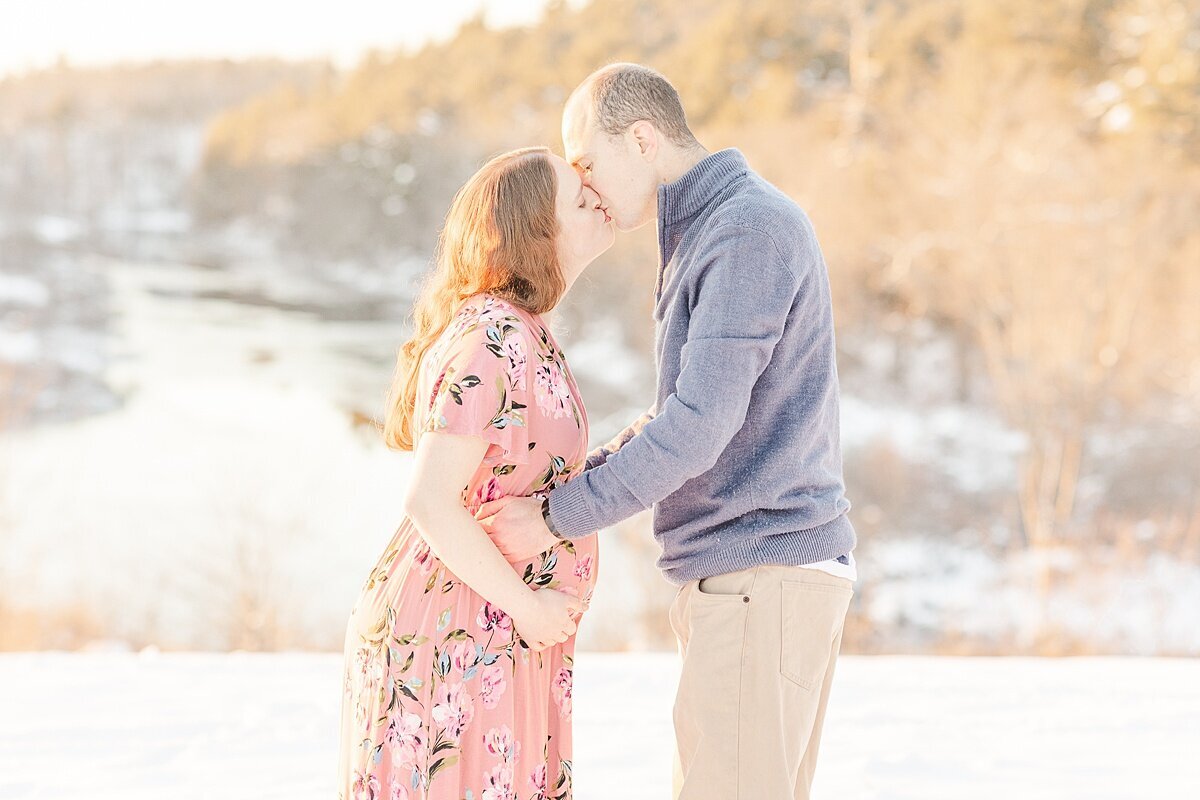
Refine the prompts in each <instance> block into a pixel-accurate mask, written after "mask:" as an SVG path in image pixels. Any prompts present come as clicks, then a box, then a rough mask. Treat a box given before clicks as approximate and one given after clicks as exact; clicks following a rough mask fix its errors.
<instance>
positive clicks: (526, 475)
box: [337, 294, 597, 800]
mask: <svg viewBox="0 0 1200 800" xmlns="http://www.w3.org/2000/svg"><path fill="white" fill-rule="evenodd" d="M417 398H418V406H419V408H418V411H419V412H422V413H419V414H418V418H417V419H416V421H415V427H416V432H417V436H419V435H420V434H421V433H422V432H424V431H448V432H450V433H460V434H472V435H475V436H481V437H483V438H484V439H486V440H487V441H488V442H489V447H488V449H487V452H486V455H485V457H484V459H483V461H482V463H480V465H479V468H478V469H477V470H476V472H475V474H474V476H473V477H472V479H471V481H470V483H469V484H468V485H467V486H466V487H465V489H464V490H463V504H464V505H465V506H466V507H467V508H468V509H469V510H471V511H472V512H474V511H475V510H476V509H478V508H479V506H480V505H481V504H482V503H484V502H486V501H488V500H492V499H494V498H497V497H503V496H506V495H540V494H544V493H545V492H548V491H549V490H550V489H552V488H553V487H555V486H557V485H559V484H561V483H563V482H565V481H568V480H570V479H571V478H572V477H574V476H575V475H577V474H579V472H581V471H582V469H583V464H584V460H585V458H586V455H587V439H588V424H587V415H586V412H585V410H584V408H583V404H582V402H581V401H580V398H579V391H578V387H577V386H576V385H575V381H574V379H573V377H572V375H571V372H570V370H569V369H568V368H567V363H566V360H565V357H564V355H563V353H562V351H561V350H560V349H559V348H558V346H557V344H556V343H555V341H554V338H553V337H552V336H551V335H550V332H549V331H548V330H547V329H546V326H545V324H544V323H543V321H542V319H541V317H540V316H538V315H534V314H529V313H527V312H525V311H523V310H521V309H519V308H517V307H515V306H513V305H512V304H510V303H508V302H506V301H504V300H502V299H501V298H497V297H494V296H492V295H488V294H478V295H475V296H473V297H471V298H468V299H467V300H466V301H465V302H464V304H463V305H462V307H461V308H460V309H459V311H458V313H457V315H456V316H455V317H454V319H453V321H452V322H451V324H450V325H449V327H448V328H447V330H446V332H445V333H444V334H443V335H442V336H441V337H440V339H439V340H438V341H437V342H435V344H434V345H433V346H432V347H430V349H429V351H428V353H427V354H426V356H425V359H424V360H423V362H422V369H421V374H420V376H419V379H418V388H417ZM512 567H513V569H514V570H515V571H516V572H517V574H518V575H520V576H521V577H522V578H523V579H524V581H525V582H526V583H527V584H529V585H530V586H533V587H540V588H551V589H560V590H562V591H567V592H572V593H574V594H577V595H579V596H581V597H584V598H588V599H590V597H591V594H592V590H593V588H594V586H595V581H596V569H597V551H596V537H595V536H589V537H587V538H585V539H582V540H579V541H577V542H563V543H561V544H558V545H555V546H554V547H553V548H551V549H550V550H547V551H546V552H544V553H541V554H540V555H538V556H537V557H535V558H533V559H530V560H528V561H522V562H520V563H514V564H513V565H512ZM574 648H575V640H574V637H572V638H571V639H569V640H568V641H566V642H564V643H563V644H561V645H556V646H555V647H553V648H549V649H547V650H543V651H542V652H540V653H537V652H533V651H532V650H530V649H528V648H527V647H526V646H525V643H524V642H523V641H522V640H521V638H520V635H519V633H514V630H513V623H512V620H511V619H510V618H509V616H508V615H507V614H506V613H505V612H504V610H503V609H501V608H498V607H496V606H494V605H492V604H490V603H488V602H485V601H484V599H483V598H482V597H480V596H479V595H478V594H477V593H476V592H475V591H473V590H472V589H471V587H469V586H467V585H466V584H465V583H463V582H462V581H461V580H460V579H459V578H458V577H457V576H455V575H454V574H452V573H451V572H450V570H449V569H447V568H446V567H445V566H444V565H443V564H442V563H441V562H440V561H439V560H438V559H437V558H436V557H435V556H434V555H433V554H432V553H431V552H430V549H429V547H428V546H427V545H426V544H425V542H424V540H423V539H422V538H421V535H420V533H419V532H418V531H417V529H416V528H415V527H414V526H413V524H412V522H411V521H410V520H408V519H407V518H406V519H404V521H402V522H401V523H400V526H399V528H397V530H396V532H395V534H394V535H393V536H392V539H391V541H390V542H389V543H388V545H387V547H386V548H384V551H383V554H382V555H381V556H380V558H379V560H378V561H377V562H376V564H375V567H374V569H372V570H371V573H370V575H369V576H368V577H367V580H366V583H365V584H364V585H363V587H362V592H361V594H360V595H359V598H358V601H357V602H356V604H355V606H354V609H353V611H352V612H351V616H350V621H349V624H348V626H347V630H346V643H345V667H344V676H343V691H342V716H341V735H340V756H339V767H338V795H337V796H338V798H339V800H376V798H381V799H382V800H417V798H422V799H423V800H552V799H553V800H566V799H567V798H570V797H572V787H571V686H572V664H573V659H572V654H573V653H574Z"/></svg>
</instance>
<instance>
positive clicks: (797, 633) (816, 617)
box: [779, 581, 854, 691]
mask: <svg viewBox="0 0 1200 800" xmlns="http://www.w3.org/2000/svg"><path fill="white" fill-rule="evenodd" d="M780 588H781V602H782V604H783V609H782V611H783V614H782V618H783V630H782V631H781V633H780V643H781V645H782V647H781V648H780V653H779V673H780V674H781V675H782V676H783V677H785V678H787V679H788V680H790V681H791V682H793V683H795V684H796V685H797V686H799V687H801V688H802V689H804V690H806V691H811V690H812V689H813V688H814V687H816V686H819V685H820V683H821V680H822V678H823V677H824V675H825V671H826V669H827V668H828V666H829V656H830V651H831V650H832V649H833V640H834V639H835V638H836V637H837V634H838V632H839V631H840V630H841V629H842V625H843V624H844V623H845V621H846V611H847V610H848V609H849V607H850V598H851V597H852V596H853V595H854V589H853V588H852V587H850V586H830V585H827V584H821V583H801V582H798V581H784V582H783V583H781V584H780Z"/></svg>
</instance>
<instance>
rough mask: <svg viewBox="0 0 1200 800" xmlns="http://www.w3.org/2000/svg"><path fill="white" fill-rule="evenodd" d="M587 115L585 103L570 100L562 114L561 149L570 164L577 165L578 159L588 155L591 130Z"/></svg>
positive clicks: (588, 114) (588, 115)
mask: <svg viewBox="0 0 1200 800" xmlns="http://www.w3.org/2000/svg"><path fill="white" fill-rule="evenodd" d="M589 117H591V114H590V113H588V108H587V104H586V103H581V102H578V101H576V102H572V103H570V104H568V106H567V109H566V113H565V114H564V115H563V126H562V137H563V150H564V152H565V153H566V156H567V161H568V162H569V163H570V164H571V166H573V167H574V166H578V163H579V161H581V160H582V159H584V158H587V157H588V149H589V146H590V139H591V131H590V130H589V128H590V126H589V125H588V120H589Z"/></svg>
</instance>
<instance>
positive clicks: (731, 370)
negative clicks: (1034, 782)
mask: <svg viewBox="0 0 1200 800" xmlns="http://www.w3.org/2000/svg"><path fill="white" fill-rule="evenodd" d="M562 131H563V147H564V151H565V153H566V158H560V157H558V156H557V155H555V154H554V153H552V152H551V151H550V150H549V149H547V148H543V147H532V148H524V149H520V150H515V151H512V152H509V153H505V154H503V155H500V156H497V157H495V158H493V159H491V160H490V161H488V162H487V163H486V164H485V165H484V166H483V167H482V168H481V169H480V170H479V171H478V172H477V173H475V174H474V175H473V176H472V177H471V178H470V179H469V180H468V181H467V182H466V184H465V185H464V186H463V187H462V188H461V189H460V190H459V192H458V193H457V195H456V196H455V198H454V201H453V203H452V205H451V207H450V210H449V212H448V213H447V215H446V219H445V224H444V227H443V229H442V231H441V234H440V237H439V242H438V249H437V255H436V259H435V265H434V268H433V270H432V271H431V273H430V275H429V276H428V279H427V281H426V283H425V285H424V287H423V289H422V291H421V293H420V295H419V297H418V299H417V300H416V302H415V307H414V309H413V314H412V336H411V338H410V339H409V340H408V341H406V342H405V343H404V344H403V346H402V347H401V348H400V351H399V355H398V358H397V365H396V372H395V376H394V379H393V383H392V387H391V391H390V392H389V396H388V408H387V416H386V419H385V420H384V426H383V427H384V436H385V440H386V442H387V444H388V445H389V446H390V447H393V448H395V449H400V450H411V451H413V453H414V456H413V464H412V472H411V478H410V481H409V483H408V485H407V487H406V490H405V495H404V512H405V513H404V518H403V520H402V521H401V523H400V525H399V527H398V528H397V529H396V531H395V533H394V534H393V536H392V538H391V540H390V542H389V543H388V544H387V546H386V547H385V548H384V550H383V552H382V554H381V555H380V557H379V559H378V560H377V561H376V563H375V565H374V567H373V568H372V569H371V571H370V572H369V574H368V576H367V578H366V581H365V583H364V584H363V587H362V590H361V593H360V595H359V597H358V600H357V602H356V603H355V605H354V607H353V610H352V612H351V616H350V620H349V623H348V626H347V630H346V640H345V668H344V673H343V682H342V714H341V720H340V751H339V769H338V798H339V800H377V798H382V799H383V800H418V798H419V799H420V800H551V799H553V800H566V799H567V798H571V797H573V795H574V785H573V778H572V725H571V720H572V696H573V691H574V650H575V633H576V630H577V626H578V625H579V622H580V619H581V618H582V616H583V614H584V613H585V612H586V610H587V608H588V604H589V601H590V600H591V597H592V592H593V589H594V587H595V585H596V579H597V576H598V574H599V562H600V557H599V551H600V540H601V539H603V538H604V533H603V532H602V531H603V529H605V528H608V527H610V526H612V525H614V524H616V523H618V522H620V521H621V520H623V519H626V518H628V517H630V516H632V515H634V514H636V513H638V512H640V511H642V510H644V509H648V508H653V509H654V522H653V528H654V536H655V538H656V539H657V541H658V543H659V545H660V546H661V548H662V555H661V557H660V558H659V560H658V567H659V568H660V569H661V570H662V574H663V576H664V577H665V578H666V579H667V580H668V581H670V582H671V583H672V584H675V585H676V586H678V590H677V593H676V596H675V599H674V601H673V603H672V605H671V609H670V623H671V627H672V629H673V630H674V632H675V636H676V638H677V640H678V645H679V653H680V655H681V658H682V664H681V671H680V675H679V684H678V692H677V695H676V698H675V705H674V712H673V717H674V725H675V738H676V756H677V757H676V759H675V765H674V790H673V796H674V797H675V798H676V800H783V799H784V798H796V800H799V798H808V797H809V795H810V791H811V786H812V780H813V773H814V770H815V768H816V761H817V752H818V748H819V744H820V739H821V730H822V727H823V723H824V717H825V709H826V703H827V700H828V697H829V690H830V686H831V684H832V679H833V673H834V666H835V664H836V662H837V657H838V652H839V649H840V646H841V639H842V629H843V623H844V620H845V617H846V613H847V609H848V607H849V604H850V600H851V598H852V596H853V591H854V590H853V587H854V582H855V580H856V579H857V576H856V567H855V563H854V559H853V556H852V551H853V549H854V547H855V544H856V536H855V531H854V528H853V526H852V524H851V522H850V520H849V519H848V516H847V512H848V511H849V508H850V503H849V501H848V500H847V499H846V497H845V489H844V482H843V477H842V456H841V448H840V441H839V406H838V403H839V399H838V378H837V366H836V362H835V351H834V325H833V310H832V304H831V299H830V290H829V278H828V273H827V270H826V266H825V262H824V259H823V257H822V254H821V250H820V247H819V245H818V243H817V238H816V235H815V233H814V231H813V227H812V224H811V222H810V221H809V218H808V216H807V215H806V214H805V213H804V211H803V210H801V208H800V207H799V206H798V205H797V204H796V203H795V202H793V201H792V200H791V199H790V198H788V197H787V196H786V195H785V194H784V193H783V192H781V191H780V190H779V189H777V188H776V187H774V186H773V185H772V184H770V183H769V182H767V181H766V180H764V179H763V178H762V177H761V176H759V175H758V174H757V173H756V172H755V171H754V170H752V169H751V168H750V166H749V165H748V164H747V161H746V159H745V157H744V156H743V154H742V153H741V152H740V151H739V150H737V149H736V148H730V149H725V150H719V151H717V152H709V151H708V150H707V149H706V148H705V147H704V146H703V145H701V144H700V142H699V141H698V140H697V139H696V137H695V136H694V135H693V133H692V131H691V130H690V128H689V127H688V123H687V118H686V115H685V113H684V109H683V105H682V103H681V101H680V98H679V95H678V93H677V92H676V90H675V88H674V87H673V86H672V85H671V83H670V82H669V81H668V80H667V79H666V78H665V77H664V76H663V75H661V74H659V73H658V72H656V71H655V70H652V69H650V68H647V67H645V66H641V65H637V64H624V63H621V64H612V65H609V66H606V67H604V68H602V69H600V70H598V71H597V72H595V73H593V74H592V75H590V76H588V77H587V78H586V79H585V80H584V81H583V83H581V84H580V85H579V87H578V88H576V89H575V91H574V92H573V93H572V94H571V96H570V97H569V98H568V100H567V103H566V105H565V108H564V111H563V123H562ZM652 220H653V221H655V222H656V224H657V228H658V247H659V253H658V277H657V281H656V283H655V289H654V301H655V302H654V323H655V326H656V327H655V330H656V347H655V351H656V360H657V375H658V386H657V395H656V399H655V402H654V405H653V406H652V407H651V408H650V409H649V410H648V411H647V412H646V413H645V414H643V415H642V416H641V417H640V418H639V419H637V420H636V421H634V422H633V423H632V424H631V425H630V426H629V427H628V428H626V429H625V430H623V431H621V432H620V433H619V434H617V435H616V436H615V437H614V438H613V439H612V440H611V441H610V442H609V443H608V444H606V445H604V446H603V447H600V448H597V449H595V450H593V451H591V452H589V451H588V441H589V435H590V432H589V428H588V416H587V411H586V408H585V406H584V402H583V397H582V396H581V394H580V391H579V387H578V385H577V384H576V381H575V378H574V376H573V374H572V370H571V365H570V364H568V362H567V359H566V356H565V354H564V353H563V351H562V349H561V348H560V347H559V345H558V343H557V342H556V341H555V338H554V335H553V334H552V332H551V325H550V323H549V319H550V318H551V316H552V312H553V311H554V309H555V307H556V306H557V305H558V304H559V303H560V302H561V301H562V299H563V297H564V295H565V294H566V293H567V292H568V291H569V290H570V289H571V287H572V286H573V285H574V283H575V282H576V279H577V278H578V277H579V276H580V275H581V274H582V273H583V271H584V270H585V269H586V268H587V267H588V265H589V264H590V263H591V262H592V261H594V260H595V259H596V257H597V256H599V255H600V254H601V253H603V252H604V251H605V250H607V249H608V248H609V247H610V246H611V245H612V243H613V240H614V238H615V235H616V231H618V230H619V231H631V230H634V229H636V228H639V227H641V226H643V225H645V224H647V223H649V222H651V221H652ZM592 368H593V369H598V370H600V369H604V365H603V364H597V365H593V367H592ZM584 691H588V690H587V688H586V685H585V688H584ZM631 757H635V756H634V755H633V754H631Z"/></svg>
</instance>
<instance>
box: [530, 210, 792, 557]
mask: <svg viewBox="0 0 1200 800" xmlns="http://www.w3.org/2000/svg"><path fill="white" fill-rule="evenodd" d="M712 235H713V242H712V243H711V244H710V245H709V247H708V248H707V249H708V251H709V252H708V254H707V257H706V258H705V259H704V260H703V261H701V262H698V263H697V264H695V265H694V268H695V269H696V270H697V271H696V278H695V279H694V280H693V282H692V283H693V285H692V288H691V291H692V298H693V299H692V311H691V316H690V318H689V321H688V333H687V340H686V342H685V343H684V345H683V348H682V350H681V352H680V373H679V377H678V379H677V381H676V384H675V391H674V392H672V393H671V394H670V395H669V396H668V397H667V399H666V401H665V402H664V403H662V406H661V408H660V409H659V411H658V414H657V415H656V416H655V417H654V418H653V419H651V420H649V421H648V422H647V423H646V424H645V426H644V427H643V428H642V429H641V432H640V434H639V435H637V436H634V437H633V438H632V439H630V440H629V441H628V443H626V444H625V445H624V446H623V447H621V448H620V449H619V450H618V451H617V452H616V453H614V454H613V455H611V456H608V458H607V459H606V461H605V463H603V464H601V465H600V466H598V467H596V468H595V469H589V470H587V471H586V472H584V473H583V474H581V475H580V476H579V477H578V478H577V479H576V480H573V481H569V482H567V483H566V484H564V485H562V486H560V487H558V488H557V489H555V490H554V491H553V492H551V493H550V514H551V518H552V520H553V522H554V525H555V527H556V528H557V529H558V530H559V531H560V532H561V533H562V534H563V535H564V536H566V537H568V538H576V537H580V536H586V535H589V534H591V533H594V532H595V531H597V530H599V529H600V528H604V527H607V526H609V525H612V524H614V523H616V522H619V521H621V520H623V519H625V518H627V517H630V516H632V515H634V514H636V513H637V512H639V511H642V510H644V509H646V508H650V507H651V506H652V505H654V504H655V503H657V502H658V501H659V500H662V499H663V498H665V497H667V496H668V495H670V494H671V493H673V492H674V491H676V490H677V489H679V487H681V486H682V485H683V484H684V483H686V482H687V481H688V480H690V479H692V478H694V477H696V476H698V475H702V474H703V473H705V472H707V471H708V470H709V469H711V468H712V466H713V465H714V464H715V463H716V461H717V459H718V458H719V457H720V455H721V453H722V452H724V450H725V448H726V447H727V446H728V444H729V442H730V440H732V439H733V437H734V435H735V434H737V432H738V431H739V430H740V429H741V427H742V424H743V423H744V422H745V420H746V412H747V408H748V407H749V404H750V395H751V392H752V391H753V389H754V385H755V384H756V383H757V382H758V378H759V376H760V375H762V373H763V370H765V369H766V367H767V364H768V363H770V360H771V354H772V352H773V351H774V349H775V345H776V343H777V342H778V341H779V339H780V337H781V336H782V335H783V329H784V325H785V324H786V322H787V318H788V314H789V313H790V311H791V308H792V305H793V303H794V302H795V300H796V295H797V293H798V291H799V289H800V279H799V277H798V276H797V275H796V274H795V273H793V271H792V269H791V268H790V265H789V264H786V263H784V261H783V259H782V258H781V257H780V255H779V252H778V250H777V248H776V246H775V243H774V242H773V241H772V239H771V237H770V236H769V235H767V234H766V233H764V232H762V231H759V230H757V229H753V228H748V227H745V226H739V225H728V226H723V227H721V228H719V229H717V230H715V231H714V232H713V234H712Z"/></svg>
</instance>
